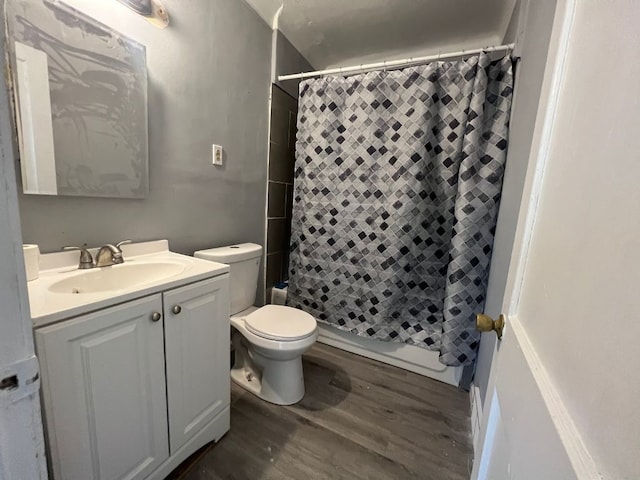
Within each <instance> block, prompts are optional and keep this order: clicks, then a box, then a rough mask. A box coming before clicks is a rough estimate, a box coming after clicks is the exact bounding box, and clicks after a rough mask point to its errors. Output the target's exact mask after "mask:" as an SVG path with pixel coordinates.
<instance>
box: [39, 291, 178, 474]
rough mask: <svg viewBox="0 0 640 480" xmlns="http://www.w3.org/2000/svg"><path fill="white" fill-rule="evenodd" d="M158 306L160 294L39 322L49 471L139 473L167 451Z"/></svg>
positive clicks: (151, 467) (147, 470)
mask: <svg viewBox="0 0 640 480" xmlns="http://www.w3.org/2000/svg"><path fill="white" fill-rule="evenodd" d="M161 311H162V299H161V296H160V295H159V294H158V295H154V296H151V297H147V298H144V299H141V300H136V301H133V302H129V303H126V304H123V305H119V306H116V307H112V308H108V309H105V310H102V311H99V312H96V313H91V314H88V315H84V316H81V317H78V318H75V319H73V320H68V321H65V322H62V323H59V324H56V325H53V326H50V327H45V328H41V329H39V330H36V332H35V336H36V342H37V348H38V354H39V356H40V362H41V367H42V380H43V396H44V412H45V417H46V425H47V430H48V440H49V447H50V449H51V466H52V469H53V474H54V478H56V479H59V480H61V479H64V480H76V479H77V480H87V479H132V478H143V477H145V476H146V475H147V474H149V473H150V472H152V471H153V470H154V469H155V468H156V467H158V466H159V465H160V464H161V463H162V462H163V461H164V460H166V459H167V458H168V456H169V447H168V439H167V436H168V435H167V404H166V390H165V375H164V349H163V331H162V319H160V320H158V321H153V320H152V318H151V316H152V313H153V312H158V313H160V312H161ZM156 318H157V317H156Z"/></svg>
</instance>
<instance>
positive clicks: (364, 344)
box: [318, 323, 462, 387]
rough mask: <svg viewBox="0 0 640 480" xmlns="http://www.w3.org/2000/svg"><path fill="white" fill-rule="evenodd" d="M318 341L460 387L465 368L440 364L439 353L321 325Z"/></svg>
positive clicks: (319, 325)
mask: <svg viewBox="0 0 640 480" xmlns="http://www.w3.org/2000/svg"><path fill="white" fill-rule="evenodd" d="M318 327H319V331H320V335H319V336H318V341H319V342H320V343H324V344H326V345H331V346H332V347H336V348H340V349H342V350H346V351H347V352H351V353H355V354H357V355H362V356H363V357H367V358H371V359H373V360H378V361H379V362H383V363H386V364H388V365H393V366H395V367H399V368H403V369H405V370H409V371H410V372H414V373H418V374H420V375H424V376H425V377H430V378H434V379H436V380H440V381H441V382H444V383H448V384H449V385H454V386H456V387H457V386H458V385H459V384H460V378H461V377H462V367H447V366H446V365H443V364H441V363H440V361H439V360H438V352H434V351H430V350H426V349H424V348H420V347H416V346H414V345H407V344H405V343H394V342H381V341H380V340H372V339H369V338H365V337H360V336H358V335H354V334H353V333H349V332H345V331H342V330H339V329H337V328H334V327H331V326H329V325H326V324H322V323H318Z"/></svg>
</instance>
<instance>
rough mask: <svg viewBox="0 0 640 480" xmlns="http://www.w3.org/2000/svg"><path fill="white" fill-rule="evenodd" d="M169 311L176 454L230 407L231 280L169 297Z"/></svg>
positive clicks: (189, 288) (193, 287)
mask: <svg viewBox="0 0 640 480" xmlns="http://www.w3.org/2000/svg"><path fill="white" fill-rule="evenodd" d="M164 308H165V342H166V355H167V398H168V402H169V438H170V446H171V452H172V453H175V452H176V451H177V450H178V449H179V448H180V447H181V446H182V445H183V444H184V443H185V442H186V441H187V440H188V439H189V438H190V437H191V436H193V435H194V434H196V433H197V432H198V431H199V430H200V429H201V428H202V427H203V426H205V425H206V424H207V423H208V422H209V421H210V420H212V419H213V418H214V417H215V416H216V415H217V414H218V413H219V412H220V411H221V410H222V409H224V407H225V406H227V405H228V404H229V388H230V380H229V276H228V275H224V276H222V277H216V278H212V279H210V280H205V281H202V282H198V283H195V284H192V285H187V286H186V287H182V288H177V289H175V290H171V291H169V292H166V293H165V294H164Z"/></svg>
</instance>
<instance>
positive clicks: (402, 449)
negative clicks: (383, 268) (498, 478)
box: [169, 344, 471, 480]
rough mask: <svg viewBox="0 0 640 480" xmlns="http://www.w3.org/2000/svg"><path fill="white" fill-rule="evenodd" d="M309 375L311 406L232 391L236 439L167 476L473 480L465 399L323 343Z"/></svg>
mask: <svg viewBox="0 0 640 480" xmlns="http://www.w3.org/2000/svg"><path fill="white" fill-rule="evenodd" d="M304 375H305V387H306V394H305V398H304V399H303V400H302V401H301V402H300V403H298V404H297V405H292V406H290V407H279V406H276V405H271V404H269V403H267V402H264V401H262V400H260V399H258V398H257V397H255V396H254V395H252V394H250V393H248V392H246V391H245V390H243V389H241V388H239V387H237V386H236V385H233V388H232V404H231V430H230V432H229V433H227V435H226V436H225V437H224V438H223V439H222V440H220V442H219V443H218V444H217V445H210V446H209V447H205V449H203V450H201V451H199V452H198V453H197V454H195V455H194V456H192V457H191V458H190V459H189V460H187V461H186V462H185V463H184V464H183V465H181V466H180V468H179V469H177V470H176V471H175V472H173V474H172V475H171V476H170V477H169V478H170V479H172V480H173V479H181V480H222V479H224V480H244V479H249V480H270V479H281V480H286V479H293V480H314V479H434V480H459V479H466V478H469V468H470V464H471V441H470V427H469V397H468V395H467V393H466V392H462V391H459V390H458V389H456V388H454V387H452V386H450V385H446V384H443V383H441V382H438V381H436V380H431V379H429V378H425V377H422V376H420V375H417V374H414V373H411V372H407V371H405V370H402V369H399V368H397V367H393V366H389V365H385V364H382V363H380V362H377V361H375V360H370V359H367V358H364V357H360V356H358V355H354V354H351V353H348V352H344V351H342V350H339V349H336V348H333V347H329V346H326V345H322V344H316V345H315V346H314V347H313V348H312V349H311V350H310V351H309V352H308V353H307V354H306V355H305V356H304Z"/></svg>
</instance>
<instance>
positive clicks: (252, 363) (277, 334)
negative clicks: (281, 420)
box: [194, 243, 318, 405]
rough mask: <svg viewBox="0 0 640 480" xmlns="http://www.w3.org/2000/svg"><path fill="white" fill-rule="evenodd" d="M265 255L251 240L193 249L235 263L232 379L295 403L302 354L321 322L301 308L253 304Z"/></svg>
mask: <svg viewBox="0 0 640 480" xmlns="http://www.w3.org/2000/svg"><path fill="white" fill-rule="evenodd" d="M261 255H262V247H261V246H260V245H256V244H251V243H245V244H240V245H233V246H229V247H220V248H212V249H209V250H200V251H198V252H195V253H194V256H195V257H196V258H202V259H205V260H211V261H216V262H219V263H226V264H228V265H229V267H230V280H229V291H230V297H231V300H230V303H231V317H230V319H229V320H230V322H231V326H232V327H233V329H232V338H231V341H232V343H233V346H234V349H235V361H234V364H233V367H232V369H231V379H232V380H233V381H234V382H235V383H236V384H238V385H240V386H241V387H243V388H244V389H246V390H248V391H249V392H251V393H253V394H255V395H257V396H258V397H260V398H262V399H263V400H266V401H268V402H271V403H275V404H277V405H292V404H294V403H297V402H299V401H300V400H302V398H303V397H304V376H303V370H302V354H303V353H304V352H306V351H307V350H308V349H309V348H311V346H312V345H313V344H314V343H315V341H316V340H317V338H318V325H317V323H316V319H315V318H314V317H313V316H312V315H309V314H308V313H306V312H303V311H302V310H298V309H295V308H291V307H286V306H282V305H265V306H264V307H260V308H257V307H254V306H252V305H253V302H254V299H255V294H256V289H257V282H258V272H259V269H258V267H259V264H260V257H261Z"/></svg>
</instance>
